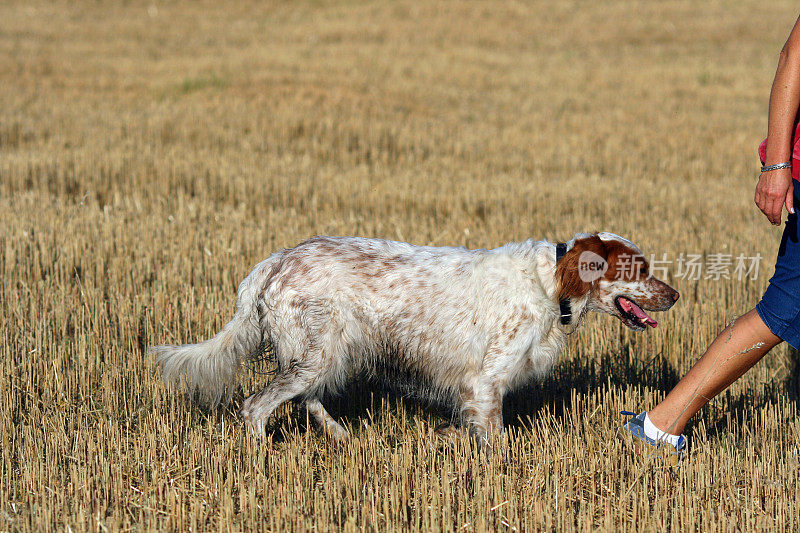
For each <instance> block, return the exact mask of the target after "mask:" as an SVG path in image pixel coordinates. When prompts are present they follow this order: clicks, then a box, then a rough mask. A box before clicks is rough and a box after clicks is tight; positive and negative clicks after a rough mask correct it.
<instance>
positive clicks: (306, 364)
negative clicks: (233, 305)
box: [153, 234, 616, 437]
mask: <svg viewBox="0 0 800 533" xmlns="http://www.w3.org/2000/svg"><path fill="white" fill-rule="evenodd" d="M607 235H611V234H607ZM587 236H588V234H578V235H576V236H575V238H582V237H587ZM613 237H616V236H613ZM607 238H610V237H607ZM574 240H575V239H573V240H572V241H570V242H569V243H568V245H569V246H571V245H572V243H573V242H574ZM555 270H556V257H555V245H554V244H552V243H550V242H547V241H534V240H527V241H524V242H517V243H509V244H506V245H504V246H501V247H500V248H496V249H493V250H468V249H466V248H434V247H424V246H414V245H411V244H407V243H401V242H392V241H385V240H377V239H365V238H357V237H315V238H313V239H310V240H308V241H306V242H304V243H302V244H300V245H298V246H297V247H295V248H292V249H288V250H283V251H280V252H277V253H275V254H273V255H272V256H270V257H269V258H268V259H267V260H265V261H263V262H261V263H259V264H258V265H257V266H256V267H255V268H254V269H253V271H252V272H251V273H250V274H249V275H248V276H247V278H245V280H244V281H243V282H242V283H241V285H240V286H239V291H238V299H237V311H236V315H235V316H234V318H233V319H232V320H231V322H229V323H228V324H227V325H226V326H225V327H224V328H223V329H222V331H220V332H219V333H218V334H217V335H216V336H215V337H214V338H213V339H210V340H208V341H205V342H201V343H199V344H191V345H185V346H157V347H155V348H153V352H154V353H155V354H156V355H157V356H158V359H159V362H160V364H161V366H162V368H163V375H164V378H165V379H166V380H167V381H184V382H185V384H186V385H187V386H188V388H189V389H190V390H192V391H196V392H197V393H198V396H199V398H200V399H201V401H204V402H206V403H208V404H210V405H212V406H213V405H217V404H218V403H220V402H227V401H229V399H230V396H231V392H232V390H233V387H234V386H235V383H236V375H237V373H238V371H239V369H240V368H242V366H243V365H242V363H243V361H244V360H245V358H246V357H247V356H248V354H251V353H253V352H254V351H256V350H257V349H258V348H259V346H260V345H261V344H262V343H270V344H271V345H272V346H273V348H274V355H275V357H276V360H277V363H278V374H277V375H276V377H275V378H274V380H273V381H272V382H271V383H270V384H269V385H268V386H267V387H266V388H265V389H264V390H262V391H261V392H259V393H257V394H254V395H253V396H251V397H250V398H248V399H247V400H246V401H245V403H244V406H243V409H242V414H243V416H244V417H245V419H246V421H247V422H248V423H249V424H250V426H251V428H252V429H254V430H255V431H256V432H262V431H263V424H264V422H265V420H266V419H267V418H268V417H269V416H270V415H271V414H272V412H273V411H274V410H275V409H276V408H277V407H278V406H279V405H280V404H281V403H283V402H285V401H288V400H291V399H299V400H301V401H305V402H306V404H307V406H308V407H309V412H311V413H312V414H313V415H314V417H315V418H316V419H317V421H318V422H319V423H320V424H321V425H322V426H323V427H324V428H325V429H326V430H328V431H330V432H331V433H332V434H334V435H335V436H338V437H343V436H345V435H346V431H345V430H344V428H342V427H341V426H340V425H339V424H338V423H337V422H336V421H334V420H333V419H332V418H331V417H330V415H328V414H327V412H326V411H325V409H324V408H323V407H322V404H321V403H320V401H319V400H320V398H321V397H322V396H323V395H324V393H326V392H335V391H338V390H340V389H341V388H342V386H343V385H344V383H345V382H346V381H347V380H348V378H350V377H351V376H352V375H353V374H354V373H355V372H359V371H366V372H368V373H371V372H378V371H379V370H380V369H383V368H386V367H390V368H396V369H400V370H402V371H405V372H407V373H410V375H413V376H417V377H418V378H419V379H420V381H423V382H424V383H425V384H426V387H427V394H429V395H437V396H439V397H445V398H452V399H456V400H458V401H459V403H460V407H461V409H462V413H463V414H464V416H465V418H466V419H467V420H468V422H469V423H470V425H471V427H472V429H473V430H474V432H476V433H478V434H480V435H484V434H485V433H486V432H487V431H488V430H489V429H490V428H491V427H492V426H497V427H499V428H500V429H501V428H502V414H501V410H500V409H499V406H502V397H503V395H504V394H505V393H506V392H507V391H508V390H511V389H513V388H515V387H518V386H520V385H521V384H523V383H526V382H527V381H529V380H530V379H531V378H532V377H541V376H543V375H545V374H546V373H547V372H549V371H550V369H551V368H552V366H553V365H554V363H555V362H556V360H557V358H558V356H559V354H560V353H561V351H562V349H563V346H564V341H565V337H566V333H565V331H564V328H562V327H561V326H560V325H559V323H558V317H559V305H558V298H557V294H556V291H557V287H556V281H555ZM589 298H590V296H589V295H588V294H587V295H586V296H583V297H582V298H579V299H577V300H573V301H572V302H571V305H572V311H573V321H574V322H577V321H579V320H580V317H581V316H582V315H583V313H584V311H586V310H587V303H588V301H589ZM573 325H574V324H573Z"/></svg>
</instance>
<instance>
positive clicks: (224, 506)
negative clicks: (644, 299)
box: [0, 0, 800, 531]
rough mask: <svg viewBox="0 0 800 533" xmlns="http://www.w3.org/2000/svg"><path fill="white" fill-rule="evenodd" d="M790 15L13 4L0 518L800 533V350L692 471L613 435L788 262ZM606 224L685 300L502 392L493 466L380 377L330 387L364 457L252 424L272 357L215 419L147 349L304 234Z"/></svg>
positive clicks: (774, 6)
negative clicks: (773, 150) (779, 79)
mask: <svg viewBox="0 0 800 533" xmlns="http://www.w3.org/2000/svg"><path fill="white" fill-rule="evenodd" d="M769 4H770V5H769V8H768V9H767V8H766V7H764V3H763V2H757V1H754V0H747V1H734V0H726V1H710V2H702V3H700V2H694V1H690V0H679V1H672V2H634V1H616V0H608V1H606V0H603V1H601V2H579V1H577V0H571V1H559V2H533V3H519V2H517V3H501V2H492V3H483V2H480V3H479V2H470V3H462V2H458V3H456V2H418V3H408V2H391V3H388V2H360V1H358V2H356V1H354V2H343V3H328V2H308V3H306V2H298V3H274V4H273V3H262V2H252V3H243V2H236V3H233V4H229V5H225V6H220V5H218V3H212V2H208V3H196V2H192V3H189V2H183V1H176V2H163V3H162V2H153V3H141V2H121V3H117V2H97V3H95V2H92V3H72V2H69V3H68V2H3V3H2V4H0V84H1V85H2V90H1V91H0V365H2V371H1V372H0V391H2V400H1V401H0V437H2V452H1V453H2V461H1V462H0V468H1V469H2V483H0V513H2V514H1V515H0V530H11V531H28V530H39V531H45V530H67V531H81V530H92V531H95V530H98V531H99V530H112V531H121V530H179V531H186V530H192V531H198V530H214V531H216V530H220V531H228V530H232V531H234V530H235V531H238V530H269V531H303V530H320V531H322V530H342V531H354V530H361V529H367V530H391V531H395V530H425V531H428V530H452V531H455V530H459V531H460V530H464V531H486V530H498V531H505V530H512V531H532V530H590V529H621V530H659V531H663V530H675V531H679V530H681V531H682V530H704V531H713V530H739V529H742V530H753V529H784V530H796V529H797V528H798V527H800V519H799V518H798V514H800V503H798V497H799V496H800V449H799V448H798V446H799V445H800V423H798V419H797V411H798V402H800V378H798V376H799V375H800V374H798V372H800V368H799V367H800V359H799V358H798V355H797V354H796V353H795V352H794V351H792V350H790V349H789V348H787V347H786V345H782V346H781V347H779V348H777V349H775V350H774V351H773V352H772V353H770V354H769V355H768V356H767V357H765V359H764V360H763V361H762V362H761V363H759V364H758V365H757V366H756V367H755V368H754V369H753V370H752V371H751V372H750V373H748V374H747V375H746V376H745V377H744V378H742V379H741V380H740V381H739V382H737V383H736V384H735V385H734V386H733V387H732V388H731V389H730V390H729V391H728V392H727V393H725V394H723V395H722V396H721V397H720V398H717V399H716V400H715V401H713V402H712V403H711V404H709V406H708V407H706V408H705V409H703V410H702V411H701V412H700V414H699V416H698V417H697V418H696V419H695V420H694V423H693V424H692V425H691V426H690V427H689V437H690V441H691V453H690V455H689V458H688V460H687V461H685V462H684V463H683V465H682V467H681V468H680V469H679V470H678V471H677V472H670V471H668V470H665V469H664V468H663V467H661V466H660V465H659V464H658V463H657V462H653V461H647V460H644V459H642V458H639V457H636V456H634V455H631V454H630V449H629V446H628V443H627V441H625V440H624V439H621V438H619V437H620V436H621V433H620V429H619V427H620V424H621V423H622V422H623V421H624V418H623V417H622V416H620V415H619V411H620V410H622V409H634V410H635V409H638V408H642V409H644V408H647V407H650V406H652V405H654V404H655V402H657V400H659V399H660V398H662V397H663V395H664V394H665V392H666V391H667V390H669V388H670V387H671V386H672V385H674V384H675V383H676V382H677V380H678V379H679V377H680V376H681V375H682V374H683V373H684V372H685V371H686V370H687V369H688V368H689V366H690V365H691V363H692V362H693V361H694V360H696V359H697V357H698V356H699V354H700V353H702V351H703V349H704V348H705V346H706V345H707V344H708V342H709V341H710V340H711V339H712V338H713V337H714V336H715V334H716V333H717V332H718V331H719V330H720V329H721V328H722V327H723V326H724V325H725V324H726V323H727V322H728V321H730V320H731V319H733V318H734V317H735V316H737V315H738V314H741V313H742V312H744V311H745V310H747V309H748V308H749V307H751V306H752V305H754V304H755V303H756V302H757V301H758V298H759V297H760V295H761V294H762V292H763V290H764V288H765V287H766V285H767V280H768V279H769V276H770V275H771V271H772V268H773V267H772V265H773V260H774V257H775V253H776V250H777V244H778V241H779V238H780V230H779V229H777V228H774V227H772V226H770V224H769V223H768V221H767V220H766V218H764V217H763V216H762V215H761V214H760V213H759V212H758V210H757V209H756V207H755V206H754V205H753V201H752V197H753V187H754V184H755V180H756V178H757V169H758V158H757V155H756V146H757V144H758V142H759V141H760V140H761V139H762V137H763V135H764V133H765V131H766V110H767V100H768V95H769V89H770V84H771V82H772V76H773V74H774V71H775V65H776V63H777V57H778V52H779V50H780V47H781V46H782V44H783V41H784V39H785V38H786V36H787V35H788V32H789V30H790V29H791V26H792V23H793V22H794V20H795V18H796V16H797V5H796V3H795V2H789V1H779V2H770V3H769ZM591 230H605V231H613V232H615V233H618V234H621V235H624V236H626V237H628V238H630V239H632V240H633V241H634V242H636V243H637V244H639V245H640V246H641V247H642V248H643V249H644V251H645V252H646V253H654V254H656V257H657V258H666V261H665V265H664V266H665V268H666V269H667V270H668V275H667V276H666V279H667V280H668V281H669V282H670V283H671V284H672V285H673V286H675V287H676V288H677V289H678V290H680V291H681V293H682V295H683V297H682V299H681V300H680V301H679V302H678V304H677V305H676V306H675V307H674V308H673V309H672V310H671V311H669V312H667V313H663V314H659V315H658V316H657V317H656V318H658V320H659V322H660V326H659V327H658V328H657V329H655V330H649V331H647V332H644V333H638V334H637V333H633V332H631V331H628V330H627V329H626V328H624V326H623V325H622V324H621V323H620V322H619V321H618V320H616V319H614V318H611V317H608V316H593V317H591V318H590V319H589V320H588V324H587V326H586V327H585V328H584V329H582V330H581V331H580V332H579V333H577V334H576V335H574V336H572V337H571V338H570V341H569V345H568V348H567V350H566V351H565V353H564V356H563V358H562V360H561V362H560V363H559V364H558V365H557V366H556V368H555V370H554V372H553V373H552V374H551V375H550V376H549V377H547V378H546V379H545V380H544V381H543V382H540V383H537V382H533V383H531V384H530V385H529V386H528V387H526V388H525V389H523V390H520V391H518V392H516V393H514V394H512V395H510V396H509V397H508V398H507V401H506V405H505V413H504V416H505V422H506V424H507V425H508V426H509V427H510V429H509V431H508V442H507V444H506V445H505V446H506V447H505V451H503V452H500V453H495V454H489V455H487V454H485V453H484V452H482V451H479V450H477V449H476V447H475V446H474V443H472V442H471V441H470V440H469V439H466V438H465V439H463V440H462V441H456V442H447V441H442V440H439V439H437V438H436V437H435V436H434V435H433V429H434V428H435V427H436V425H438V424H439V423H441V422H442V421H444V420H445V419H446V418H447V417H448V416H449V413H448V412H447V409H446V406H428V405H426V404H423V403H420V402H418V401H416V400H414V399H408V398H403V396H402V395H401V394H398V393H397V392H387V391H385V390H384V387H382V386H379V385H374V384H372V383H367V382H363V381H356V382H354V383H353V385H351V386H350V388H349V389H348V391H347V393H346V394H345V395H343V396H341V397H338V398H332V399H330V400H329V401H328V406H329V407H330V410H331V411H332V413H333V414H334V415H335V416H336V417H337V419H339V420H340V421H342V422H343V423H344V424H345V425H347V426H348V427H349V428H350V430H351V432H352V433H353V434H354V438H353V439H352V440H351V441H349V442H348V443H344V444H336V443H335V442H331V441H330V440H328V439H326V438H325V437H323V436H321V435H319V434H318V433H317V432H316V431H315V430H314V429H313V426H311V425H310V424H309V423H308V421H307V416H306V413H305V412H304V411H303V410H302V409H300V408H293V407H291V406H287V407H285V408H282V409H281V410H280V412H279V413H278V416H277V417H276V418H274V419H272V421H271V422H270V424H269V428H268V429H269V433H270V436H269V437H268V438H267V439H266V440H264V441H257V440H254V439H252V438H251V437H249V436H248V434H247V433H246V432H245V431H244V430H243V427H242V423H241V420H240V418H239V416H238V409H239V407H240V406H241V402H242V399H243V397H244V396H245V395H248V394H251V393H253V392H255V391H257V390H259V389H260V388H261V387H263V385H264V383H266V382H267V381H268V380H269V375H268V374H266V373H257V372H250V373H248V374H247V375H245V376H243V377H242V379H241V380H240V382H241V392H239V393H238V394H237V395H235V397H234V401H233V402H232V404H231V405H230V406H229V407H228V408H226V409H221V410H217V411H204V410H203V409H201V408H199V407H197V406H195V405H193V404H192V403H190V402H189V401H188V400H187V399H186V398H185V397H184V396H182V395H181V393H180V392H179V391H175V390H172V389H167V388H166V387H164V385H163V384H162V383H161V381H160V378H159V375H158V373H157V371H156V368H155V365H154V364H153V361H152V360H150V359H149V358H148V356H147V355H146V351H147V348H148V347H149V346H152V345H154V344H161V343H184V342H194V341H198V340H202V339H205V338H208V337H210V336H211V335H213V334H214V333H215V332H216V331H217V330H218V329H219V328H220V327H221V326H222V325H224V324H225V323H226V322H227V321H228V320H229V319H230V317H231V316H232V314H233V311H234V302H235V294H236V287H237V285H238V283H239V282H240V281H241V279H242V278H243V277H244V276H245V275H246V274H247V273H248V272H249V271H250V269H251V268H252V266H253V265H254V264H256V263H257V262H258V261H260V260H261V259H263V258H265V257H266V256H267V255H268V254H269V253H271V252H273V251H275V250H277V249H280V248H282V247H289V246H293V245H295V244H297V243H298V242H300V241H301V240H303V239H305V238H307V237H310V236H312V235H316V234H329V235H359V236H370V237H381V238H389V239H396V240H403V241H409V242H413V243H417V244H431V245H465V246H468V247H473V248H489V247H495V246H498V245H500V244H502V243H504V242H507V241H510V240H524V239H527V238H530V237H533V238H537V239H539V238H548V239H550V240H564V239H569V238H571V237H572V235H573V234H574V233H576V232H578V231H591ZM681 254H683V255H681ZM759 254H760V256H761V257H762V258H763V259H762V261H761V262H760V269H759V270H758V272H752V271H751V272H750V273H749V274H748V275H747V276H744V277H742V276H738V275H736V272H735V268H736V266H737V261H736V258H737V257H739V256H742V257H747V258H752V257H757V256H758V255H759ZM690 256H691V257H693V258H694V264H699V265H700V267H702V271H700V272H696V271H695V272H689V275H687V271H686V270H687V265H686V264H685V263H684V262H681V261H679V259H681V258H683V259H688V258H690ZM725 258H727V260H728V261H729V262H730V264H729V265H727V266H728V267H729V268H727V269H725V268H722V267H725V266H726V264H725V261H726V259H725ZM740 273H741V272H740ZM695 274H697V275H695ZM695 278H699V279H695ZM717 278H719V279H717ZM740 278H741V279H740ZM254 370H257V371H258V372H266V371H268V370H269V368H268V365H263V364H262V365H260V366H256V367H255V368H254Z"/></svg>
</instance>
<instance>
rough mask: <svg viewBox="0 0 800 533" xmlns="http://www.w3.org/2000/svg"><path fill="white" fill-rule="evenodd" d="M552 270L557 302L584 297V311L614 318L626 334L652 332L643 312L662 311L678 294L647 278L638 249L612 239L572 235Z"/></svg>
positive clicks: (610, 235) (646, 266) (609, 235)
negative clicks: (553, 270) (647, 328)
mask: <svg viewBox="0 0 800 533" xmlns="http://www.w3.org/2000/svg"><path fill="white" fill-rule="evenodd" d="M573 243H574V244H573V245H572V247H571V248H570V249H569V250H568V251H567V253H566V254H565V255H564V257H563V258H561V260H560V261H559V262H558V265H557V266H556V283H557V285H558V296H559V298H569V299H578V298H582V297H584V296H587V295H588V299H587V300H586V309H587V310H588V311H599V312H603V313H608V314H610V315H614V316H615V317H617V318H619V319H620V320H622V323H623V324H625V325H626V326H628V327H629V328H631V329H633V330H636V331H641V330H643V329H645V328H646V327H647V326H650V327H653V328H654V327H656V326H657V325H658V322H656V321H655V320H653V319H652V318H651V317H650V316H649V315H648V314H647V313H646V312H645V311H666V310H667V309H669V308H670V307H672V306H673V305H674V304H675V302H676V301H678V298H679V296H680V295H679V294H678V291H676V290H675V289H673V288H672V287H670V286H669V285H667V284H666V283H664V282H663V281H661V280H660V279H656V278H654V277H653V276H651V275H650V270H649V269H650V265H649V264H648V262H647V260H646V259H645V258H644V255H642V251H641V250H639V247H638V246H636V245H635V244H633V243H632V242H630V241H629V240H627V239H624V238H622V237H620V236H619V235H614V234H613V233H597V234H594V235H590V234H578V235H576V236H575V238H574V239H573Z"/></svg>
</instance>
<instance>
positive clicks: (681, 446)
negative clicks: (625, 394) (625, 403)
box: [621, 411, 686, 467]
mask: <svg viewBox="0 0 800 533" xmlns="http://www.w3.org/2000/svg"><path fill="white" fill-rule="evenodd" d="M621 413H622V414H623V415H628V416H632V417H633V418H631V419H630V420H628V421H627V422H626V423H625V424H624V425H623V426H622V427H623V429H625V430H627V431H628V432H629V433H630V434H631V435H633V436H634V437H635V438H636V441H635V444H636V443H639V444H642V446H636V448H637V452H638V453H642V454H647V455H651V454H653V453H655V454H657V455H658V454H659V453H660V454H662V457H661V458H665V459H666V464H667V465H668V466H670V467H676V466H678V464H679V463H680V462H681V459H683V456H684V455H685V453H686V437H685V436H684V435H671V434H669V433H665V432H663V431H660V430H659V429H658V428H656V427H655V426H654V425H653V423H652V422H650V419H649V418H648V416H647V411H645V412H643V413H639V414H638V415H637V414H636V413H632V412H630V411H621ZM635 444H634V445H635Z"/></svg>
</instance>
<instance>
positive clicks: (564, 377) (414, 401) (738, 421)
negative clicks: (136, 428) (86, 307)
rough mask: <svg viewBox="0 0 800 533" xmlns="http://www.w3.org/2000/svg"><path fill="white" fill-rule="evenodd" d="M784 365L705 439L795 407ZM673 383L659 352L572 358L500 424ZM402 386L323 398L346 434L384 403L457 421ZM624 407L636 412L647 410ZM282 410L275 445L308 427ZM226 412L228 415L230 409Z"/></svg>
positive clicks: (797, 374) (795, 377)
mask: <svg viewBox="0 0 800 533" xmlns="http://www.w3.org/2000/svg"><path fill="white" fill-rule="evenodd" d="M788 364H789V369H788V370H789V371H788V377H787V378H786V380H784V381H781V380H776V381H774V382H770V383H767V384H765V385H764V386H763V387H761V388H760V389H758V390H755V391H748V392H747V393H743V394H738V395H735V396H732V395H731V394H730V393H727V394H726V393H723V395H722V396H721V397H720V398H718V399H717V400H715V402H714V403H713V404H712V405H711V407H708V408H706V409H704V410H702V411H701V412H700V417H701V419H703V420H704V421H705V423H706V427H707V432H706V435H707V437H708V438H713V437H715V436H717V435H722V434H727V433H729V432H731V431H735V430H736V429H737V428H739V427H741V425H742V423H743V422H744V421H745V420H746V418H747V417H748V416H749V414H751V413H752V412H753V410H758V409H760V408H762V407H764V406H766V405H769V404H772V403H776V402H777V401H779V397H780V396H781V395H784V396H788V398H789V400H791V401H792V402H794V403H795V404H800V352H798V351H796V350H792V349H789V353H788ZM679 379H680V376H679V375H678V373H677V372H676V370H675V368H674V367H673V366H672V365H670V364H669V362H668V361H667V360H666V359H665V358H664V357H663V356H662V355H661V354H658V355H656V356H655V357H653V358H652V359H650V360H649V361H647V360H641V359H639V358H637V357H636V356H635V355H633V353H632V349H631V347H630V346H624V347H623V348H622V349H621V350H620V351H618V352H615V353H610V352H609V353H605V354H603V355H602V356H601V357H600V358H599V359H592V360H590V361H586V360H582V359H580V358H576V359H573V360H570V361H563V362H561V363H559V364H557V365H556V367H555V368H554V369H553V371H552V372H551V373H550V374H549V375H548V376H547V377H545V378H544V379H543V380H542V381H532V382H531V383H530V384H529V385H527V386H525V387H523V388H521V389H518V390H516V391H514V392H512V393H510V394H508V395H507V396H506V397H505V400H504V402H503V418H504V421H505V424H506V426H508V427H516V428H521V427H523V426H525V425H527V423H528V420H529V419H531V420H535V419H536V417H537V415H538V414H539V412H540V411H541V410H542V409H547V410H548V411H549V412H550V413H552V415H553V416H555V417H556V418H563V417H565V416H568V414H569V412H570V411H571V409H572V398H573V396H574V395H573V392H574V393H575V395H586V394H589V393H591V392H592V391H598V390H603V389H608V388H614V387H628V386H631V387H641V388H647V389H656V390H662V391H664V392H666V391H669V390H670V389H672V387H674V386H675V384H677V382H678V381H679ZM403 381H406V382H407V381H409V380H408V379H406V380H396V381H395V382H394V383H393V382H392V381H391V380H390V381H389V382H386V381H380V382H379V381H375V380H373V379H366V378H363V377H361V378H357V379H354V380H353V381H351V382H350V383H349V384H348V386H347V387H345V389H344V390H343V391H342V393H341V394H338V395H331V396H328V397H326V398H325V399H324V405H325V407H326V408H327V409H328V411H329V412H330V413H331V415H332V416H333V417H334V418H336V419H337V420H340V421H342V422H343V423H345V424H346V425H348V426H350V427H351V428H358V427H360V426H361V425H362V423H363V422H364V421H371V420H373V417H374V416H375V415H376V413H378V412H379V411H380V408H381V405H382V404H384V403H385V404H388V405H390V406H398V405H399V404H400V403H401V402H402V406H403V408H404V411H405V412H406V413H407V414H408V416H409V417H411V418H412V419H413V418H414V417H420V416H421V417H424V418H425V419H426V420H427V421H428V422H429V423H431V424H433V425H436V424H439V423H444V422H448V421H449V422H453V421H455V420H457V413H455V412H454V411H453V410H452V406H451V405H449V404H448V403H446V402H436V401H429V400H427V399H426V398H425V397H424V396H423V395H419V394H416V393H415V391H414V388H413V387H410V386H406V385H402V384H401V385H400V386H398V383H400V382H403ZM242 399H243V397H241V396H239V397H238V398H237V399H236V400H235V401H234V403H233V406H234V407H236V406H240V405H241V401H242ZM629 407H630V408H631V409H632V410H638V409H640V408H641V409H643V408H645V407H647V406H635V405H634V406H629ZM289 411H290V412H291V415H290V416H286V411H285V410H282V411H281V413H279V414H278V416H277V417H275V418H273V420H272V421H271V423H270V424H269V427H268V432H269V434H270V435H272V438H273V441H275V442H281V441H283V440H285V439H286V438H287V436H289V435H291V434H292V433H293V432H294V431H295V430H297V429H299V430H300V431H305V430H307V429H308V424H307V422H306V416H305V411H304V409H303V408H302V407H300V406H293V407H291V408H290V409H289ZM229 414H231V415H234V414H235V409H234V410H232V411H231V413H229ZM411 422H412V423H413V420H411ZM689 432H691V426H690V427H689Z"/></svg>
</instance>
